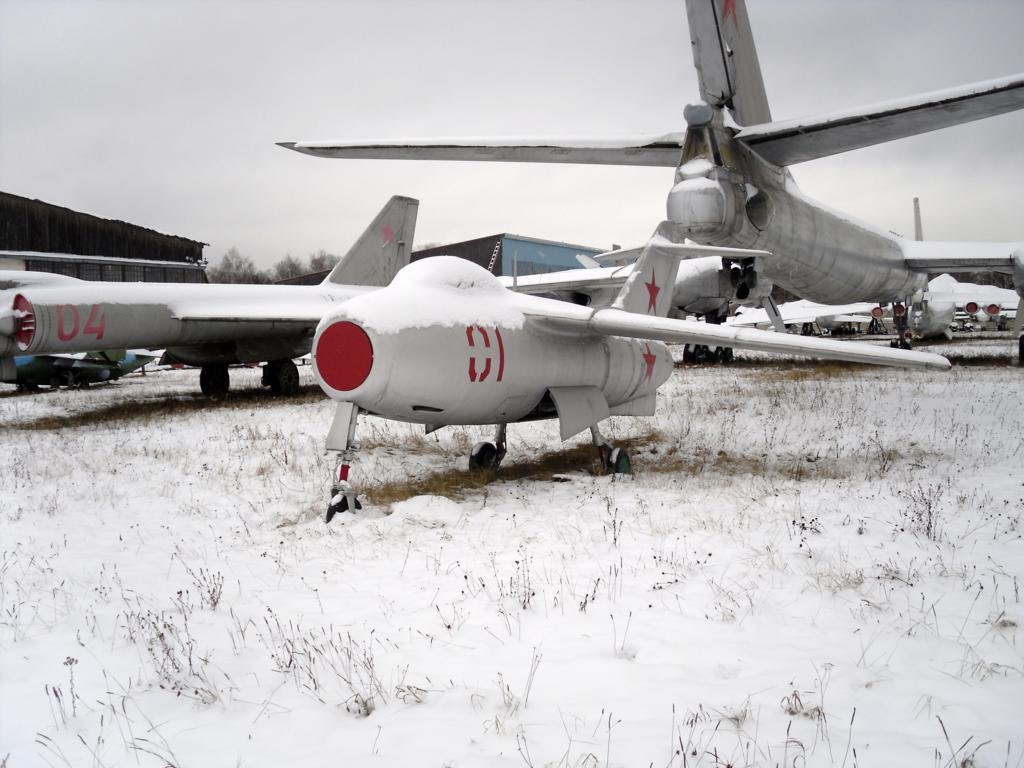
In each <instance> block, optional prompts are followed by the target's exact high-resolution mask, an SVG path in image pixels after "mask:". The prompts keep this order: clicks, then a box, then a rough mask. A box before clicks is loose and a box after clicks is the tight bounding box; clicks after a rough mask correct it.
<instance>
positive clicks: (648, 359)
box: [643, 344, 658, 381]
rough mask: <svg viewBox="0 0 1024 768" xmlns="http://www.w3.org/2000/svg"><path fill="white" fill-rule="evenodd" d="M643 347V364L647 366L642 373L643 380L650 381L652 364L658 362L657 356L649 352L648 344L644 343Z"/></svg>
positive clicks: (649, 346)
mask: <svg viewBox="0 0 1024 768" xmlns="http://www.w3.org/2000/svg"><path fill="white" fill-rule="evenodd" d="M644 349H645V350H646V351H645V352H644V354H643V358H644V364H645V365H646V366H647V372H646V373H645V374H644V380H645V381H650V380H651V377H652V376H653V375H654V364H655V363H656V362H658V356H657V355H656V354H654V353H653V352H651V345H650V344H644Z"/></svg>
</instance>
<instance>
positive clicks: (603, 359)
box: [312, 235, 949, 521]
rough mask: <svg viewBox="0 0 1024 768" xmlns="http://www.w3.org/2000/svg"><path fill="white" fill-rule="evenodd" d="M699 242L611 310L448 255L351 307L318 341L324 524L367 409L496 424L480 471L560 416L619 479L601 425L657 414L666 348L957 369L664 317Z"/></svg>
mask: <svg viewBox="0 0 1024 768" xmlns="http://www.w3.org/2000/svg"><path fill="white" fill-rule="evenodd" d="M688 248H698V249H699V251H698V252H701V251H703V250H704V249H701V248H700V246H680V245H676V244H673V243H670V242H668V241H666V240H664V239H663V238H661V237H659V236H658V235H655V236H654V237H653V238H652V239H651V241H650V242H649V243H648V245H647V246H646V247H645V248H644V250H643V252H642V253H641V255H640V258H639V259H638V260H637V262H636V264H635V266H634V267H633V269H632V271H631V273H630V276H629V278H628V279H627V280H626V282H625V284H624V285H623V286H622V288H621V290H620V291H619V293H618V295H617V296H616V298H615V300H614V301H613V302H612V303H611V306H610V307H606V308H600V309H595V308H591V307H583V306H578V305H574V304H571V303H567V302H563V301H557V300H554V299H548V298H543V297H539V296H529V295H523V294H519V293H515V292H512V291H509V290H507V289H506V288H505V287H504V286H503V285H502V283H501V282H500V281H499V280H498V279H497V278H496V277H494V276H493V275H492V274H491V273H490V272H489V271H487V270H486V269H484V268H483V267H480V266H478V265H476V264H473V263H471V262H468V261H465V260H461V259H456V258H452V257H447V256H438V257H434V258H430V259H424V260H422V261H418V262H414V263H413V264H411V265H409V266H408V267H405V268H404V269H403V270H402V271H401V272H399V273H398V275H397V276H396V277H395V279H394V281H392V283H391V285H389V286H388V287H387V288H385V289H383V290H382V291H379V292H376V293H374V294H372V295H363V296H358V297H355V298H353V299H350V300H348V301H346V302H344V303H342V304H340V305H339V306H338V307H337V308H336V309H335V310H333V311H332V312H331V313H330V314H328V315H327V316H325V317H324V318H323V319H322V320H321V321H320V324H319V326H318V327H317V332H316V336H315V337H314V339H313V353H312V355H313V366H314V368H313V370H314V374H315V376H316V378H317V381H318V383H319V384H320V386H321V388H323V390H324V392H326V393H327V394H328V395H329V396H330V397H331V398H332V399H334V400H337V401H338V409H337V412H336V415H335V419H334V423H333V425H332V427H331V430H330V434H329V437H328V440H327V448H328V450H330V451H335V452H337V453H338V463H337V467H336V475H335V479H334V482H335V485H334V488H333V489H332V494H331V501H330V503H329V505H328V511H327V520H328V521H330V519H331V518H332V517H333V516H334V515H335V514H336V513H338V512H341V511H346V510H356V509H359V508H360V504H359V501H358V499H357V497H356V493H355V491H354V489H353V487H352V486H351V484H350V482H349V470H350V464H351V460H352V458H353V457H354V453H355V450H356V449H357V443H356V441H355V431H356V423H357V419H358V416H359V414H360V412H363V413H368V414H372V415H376V416H383V417H385V418H388V419H394V420H398V421H406V422H412V423H418V424H425V425H426V427H427V430H428V431H432V430H434V429H438V428H440V427H442V426H447V425H454V424H496V425H497V431H496V434H495V439H494V442H493V443H480V444H478V445H477V446H475V447H474V448H473V451H472V453H471V455H470V467H471V468H477V469H493V468H496V467H497V466H498V464H499V463H500V461H501V459H502V457H503V456H504V455H505V434H506V426H507V425H508V424H509V423H513V422H519V421H527V420H533V419H542V418H557V419H558V420H559V423H560V432H561V437H562V439H563V440H564V439H567V438H568V437H571V436H572V435H575V434H577V433H579V432H581V431H583V430H585V429H588V428H589V429H590V431H591V437H592V439H593V442H594V445H595V446H596V447H597V448H598V450H599V451H600V454H601V457H602V460H603V461H604V462H605V466H606V467H607V469H608V470H609V471H612V472H621V471H629V457H628V456H627V455H626V454H625V452H624V451H622V450H621V449H617V448H614V447H613V446H611V445H610V444H609V443H608V442H607V441H606V440H605V439H604V437H602V436H601V433H600V431H599V429H598V425H599V424H600V422H601V421H603V420H604V419H605V418H607V417H608V416H610V415H614V414H617V415H630V416H652V415H653V414H654V408H655V394H656V392H657V389H658V387H659V386H661V384H663V383H664V382H665V381H666V380H667V379H668V378H669V376H670V375H671V373H672V368H673V364H672V358H671V355H670V354H669V351H668V349H667V348H666V347H665V345H664V344H663V343H662V342H677V343H685V344H711V345H716V346H723V347H730V348H733V347H735V348H740V349H755V350H762V351H767V352H775V353H792V354H798V355H809V356H813V357H821V358H826V359H838V360H848V361H856V362H864V363H873V364H880V365H899V366H907V367H920V368H930V369H935V370H946V369H948V367H949V362H948V361H947V360H946V359H945V358H942V357H939V356H937V355H930V354H925V353H920V352H909V351H904V350H892V349H886V348H879V347H874V346H869V345H866V344H856V343H851V342H838V341H831V340H824V339H811V338H805V337H799V336H790V335H787V334H778V333H774V332H767V331H759V330H753V329H742V328H729V327H725V326H721V325H713V324H709V323H700V322H695V321H692V320H673V319H670V318H668V317H666V315H667V314H668V311H669V310H670V309H671V307H672V294H671V292H670V291H669V290H665V289H666V288H667V287H668V286H671V285H673V284H674V282H675V273H676V270H677V268H678V265H679V259H680V257H681V256H682V255H684V254H685V251H686V250H687V249H688Z"/></svg>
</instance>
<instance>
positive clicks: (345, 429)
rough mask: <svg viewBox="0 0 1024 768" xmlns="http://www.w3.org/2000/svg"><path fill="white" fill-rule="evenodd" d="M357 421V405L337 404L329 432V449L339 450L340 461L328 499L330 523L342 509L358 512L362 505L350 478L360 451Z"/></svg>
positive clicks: (327, 517) (338, 457)
mask: <svg viewBox="0 0 1024 768" xmlns="http://www.w3.org/2000/svg"><path fill="white" fill-rule="evenodd" d="M358 421H359V409H358V408H357V407H356V406H355V405H353V404H352V403H338V410H337V411H336V412H335V414H334V423H333V424H331V431H330V432H329V433H328V434H327V450H328V451H331V452H333V453H336V454H337V460H336V461H335V465H334V483H333V485H332V486H331V497H330V500H329V501H328V502H327V516H326V517H325V518H324V522H325V523H329V522H331V520H332V519H333V518H334V516H335V515H336V514H338V513H339V512H356V511H357V510H360V509H362V508H363V505H362V504H360V503H359V498H358V497H357V496H356V492H355V489H354V488H353V487H352V485H351V483H349V479H348V478H349V471H350V470H351V467H352V462H353V461H354V460H355V457H356V454H357V453H358V452H359V444H358V443H356V441H355V436H356V423H357V422H358Z"/></svg>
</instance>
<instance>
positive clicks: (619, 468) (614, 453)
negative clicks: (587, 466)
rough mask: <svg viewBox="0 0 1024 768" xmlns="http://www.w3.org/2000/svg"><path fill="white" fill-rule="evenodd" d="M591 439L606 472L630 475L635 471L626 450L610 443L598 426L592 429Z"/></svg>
mask: <svg viewBox="0 0 1024 768" xmlns="http://www.w3.org/2000/svg"><path fill="white" fill-rule="evenodd" d="M590 437H591V439H592V440H593V441H594V447H595V448H597V454H598V456H599V457H600V459H601V465H602V466H603V467H604V470H605V472H609V473H611V474H613V475H628V474H630V473H631V472H632V471H633V466H632V464H631V463H630V461H629V454H628V453H626V449H625V448H617V447H615V446H613V445H612V444H611V443H609V442H608V440H607V438H605V436H604V435H602V434H601V431H600V430H599V429H598V428H597V425H596V424H595V425H594V426H592V427H591V428H590Z"/></svg>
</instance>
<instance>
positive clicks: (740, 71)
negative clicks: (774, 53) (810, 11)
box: [686, 0, 772, 125]
mask: <svg viewBox="0 0 1024 768" xmlns="http://www.w3.org/2000/svg"><path fill="white" fill-rule="evenodd" d="M686 16H687V18H688V20H689V23H690V43H691V45H692V46H693V63H694V66H696V68H697V75H698V77H699V78H700V92H701V97H702V98H703V99H704V101H706V102H707V103H708V104H711V105H712V106H715V107H728V108H729V109H731V110H732V115H733V118H734V119H735V121H736V122H737V123H739V124H740V125H757V124H759V123H770V122H771V121H772V116H771V112H770V111H769V109H768V97H767V96H766V95H765V92H764V80H763V79H762V78H761V65H760V64H759V63H758V60H757V49H756V48H755V47H754V35H753V33H752V32H751V30H750V17H749V16H747V4H746V2H745V1H744V0H686Z"/></svg>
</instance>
